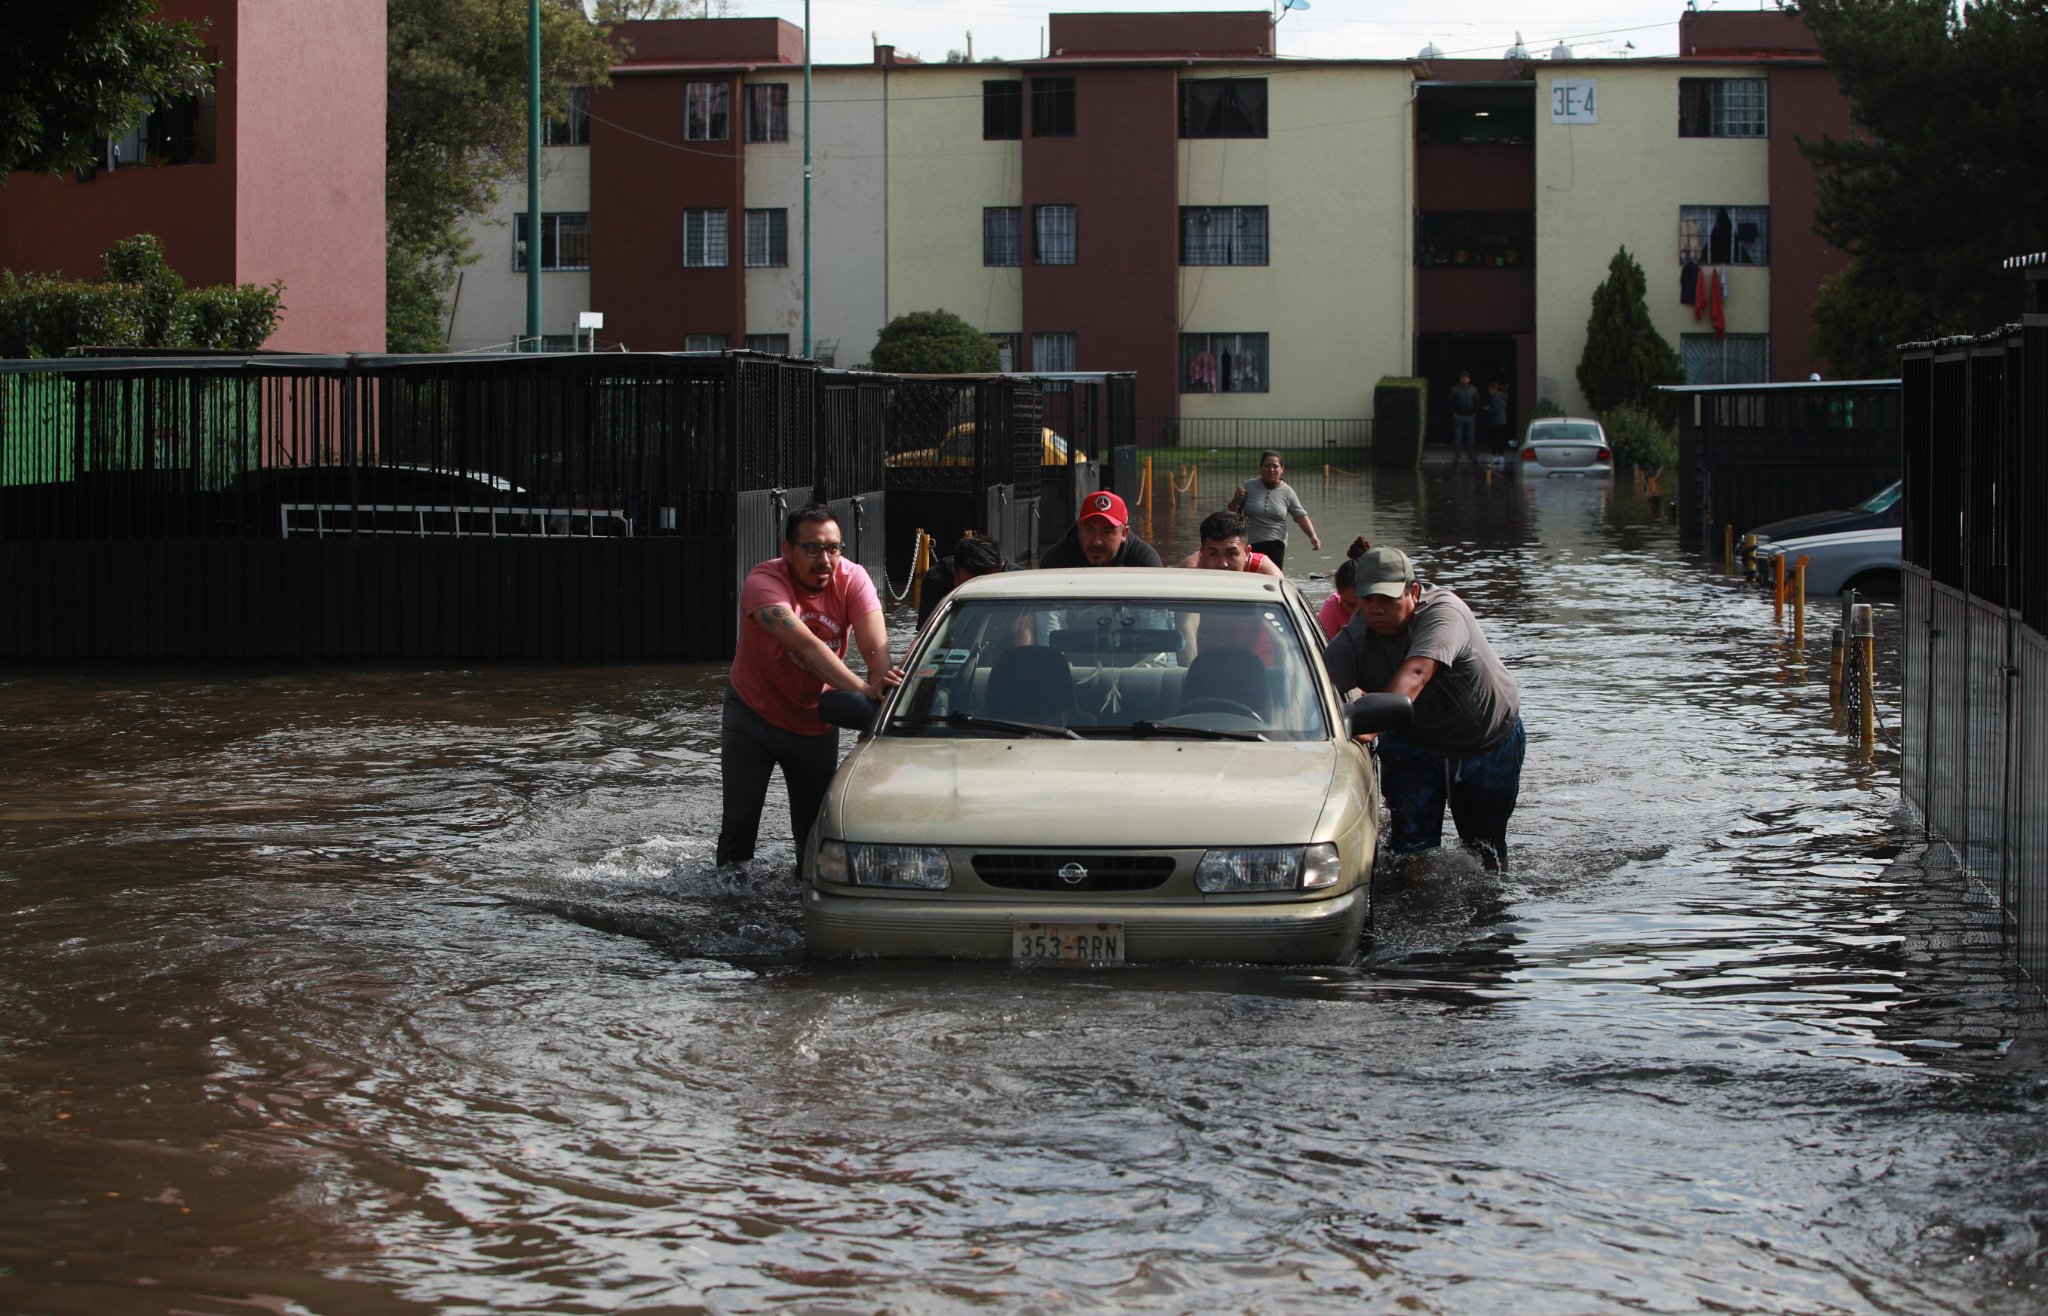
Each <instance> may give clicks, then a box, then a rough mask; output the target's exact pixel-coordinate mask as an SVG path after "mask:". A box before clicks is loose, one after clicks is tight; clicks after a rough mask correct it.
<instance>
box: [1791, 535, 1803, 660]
mask: <svg viewBox="0 0 2048 1316" xmlns="http://www.w3.org/2000/svg"><path fill="white" fill-rule="evenodd" d="M1792 652H1793V653H1795V654H1797V655H1798V657H1799V661H1800V662H1802V663H1803V662H1805V661H1806V554H1804V553H1801V554H1800V555H1799V561H1798V563H1797V564H1795V565H1794V566H1793V568H1792Z"/></svg>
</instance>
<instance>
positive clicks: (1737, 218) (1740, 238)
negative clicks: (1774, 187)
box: [1678, 206, 1771, 265]
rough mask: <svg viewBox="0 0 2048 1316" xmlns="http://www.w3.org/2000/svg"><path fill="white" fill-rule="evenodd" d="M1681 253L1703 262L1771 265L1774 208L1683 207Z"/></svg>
mask: <svg viewBox="0 0 2048 1316" xmlns="http://www.w3.org/2000/svg"><path fill="white" fill-rule="evenodd" d="M1678 254H1679V257H1680V258H1681V259H1683V260H1691V261H1697V262H1699V263H1700V264H1702V265H1768V264H1770V263H1771V210H1770V207H1769V206H1680V207H1679V208H1678Z"/></svg>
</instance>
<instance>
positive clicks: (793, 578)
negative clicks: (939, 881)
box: [718, 503, 903, 864]
mask: <svg viewBox="0 0 2048 1316" xmlns="http://www.w3.org/2000/svg"><path fill="white" fill-rule="evenodd" d="M849 637H851V638H852V640H853V642H854V644H855V645H856V646H857V647H858V648H859V649H860V656H861V660H862V661H863V662H864V663H866V664H867V670H868V678H867V679H866V680H862V679H861V678H860V677H859V676H857V675H855V674H854V671H853V669H852V668H851V667H848V666H847V665H846V661H845V656H846V642H847V639H848V638H849ZM902 683H903V673H902V672H901V671H899V670H898V669H896V668H894V667H891V666H890V665H889V631H888V627H887V626H886V625H885V624H884V623H883V620H882V601H881V599H880V597H879V596H878V595H876V593H875V583H874V581H873V580H871V579H869V577H868V573H867V570H866V568H864V567H862V566H861V565H860V564H859V563H857V562H848V561H847V560H846V559H845V543H844V540H843V539H842V538H841V536H840V532H839V522H838V520H837V519H836V518H835V517H834V516H833V515H832V509H831V508H829V507H827V506H825V504H823V503H812V504H811V505H809V506H808V507H800V508H798V509H797V510H796V511H794V512H791V513H790V514H789V519H788V521H787V522H785V523H784V525H783V530H782V556H780V557H772V558H769V559H768V560H767V561H766V562H763V563H761V564H760V565H759V566H757V567H755V568H754V569H753V570H752V571H749V572H748V573H747V579H746V582H745V583H744V584H743V585H742V586H741V587H740V639H739V647H738V649H737V651H736V652H735V653H734V654H733V659H732V672H731V674H730V676H729V677H728V680H727V684H726V688H725V711H724V717H723V719H722V724H721V730H722V733H723V734H722V735H721V736H720V739H719V746H718V763H719V769H720V776H721V777H722V779H723V784H724V796H725V811H724V817H723V818H722V820H721V821H720V823H719V828H718V862H719V863H720V864H730V863H738V862H740V861H742V860H746V859H751V858H753V857H754V841H755V839H756V837H757V836H758V835H759V833H760V830H761V810H762V808H763V806H764V805H766V803H767V801H768V776H769V773H770V772H771V771H772V770H773V769H775V768H777V767H780V768H781V769H782V780H783V783H784V784H785V785H786V786H787V787H788V788H789V829H790V831H791V832H792V833H793V834H794V835H795V837H796V848H797V853H798V854H802V853H803V848H804V840H805V838H806V837H807V836H808V835H809V834H810V830H811V824H812V823H813V822H814V821H816V819H817V816H818V806H819V805H820V804H822V803H823V802H824V799H825V787H826V786H827V785H829V784H830V783H831V780H832V774H833V772H834V771H836V770H837V769H838V767H839V730H838V728H837V727H834V726H832V725H831V724H829V723H826V722H823V721H820V720H819V718H818V696H819V695H821V694H823V693H824V692H825V690H826V688H827V687H831V688H833V689H837V690H858V691H860V692H861V693H862V694H865V695H867V696H868V697H869V698H874V699H879V698H880V697H881V695H882V692H883V691H885V690H887V689H889V688H890V687H891V686H896V685H901V684H902Z"/></svg>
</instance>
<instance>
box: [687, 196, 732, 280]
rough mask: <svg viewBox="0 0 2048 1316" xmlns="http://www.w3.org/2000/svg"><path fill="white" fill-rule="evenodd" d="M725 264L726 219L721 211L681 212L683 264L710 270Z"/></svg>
mask: <svg viewBox="0 0 2048 1316" xmlns="http://www.w3.org/2000/svg"><path fill="white" fill-rule="evenodd" d="M725 263H726V218H725V212H724V211H723V210H685V211H684V212H683V264H684V265H686V266H689V267H690V268H692V269H712V268H717V267H720V266H723V265H724V264H725Z"/></svg>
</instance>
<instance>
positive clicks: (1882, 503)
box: [1856, 480, 1905, 512]
mask: <svg viewBox="0 0 2048 1316" xmlns="http://www.w3.org/2000/svg"><path fill="white" fill-rule="evenodd" d="M1904 489H1905V482H1904V481H1902V480H1893V481H1892V482H1891V483H1890V484H1888V485H1886V486H1885V487H1884V488H1882V489H1879V490H1878V491H1877V492H1876V493H1874V494H1872V495H1870V497H1868V498H1866V499H1864V500H1863V501H1862V502H1860V503H1858V504H1856V510H1857V511H1859V512H1889V511H1891V510H1892V506H1893V504H1895V503H1897V502H1898V501H1899V494H1900V493H1901V492H1902V491H1903V490H1904Z"/></svg>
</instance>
